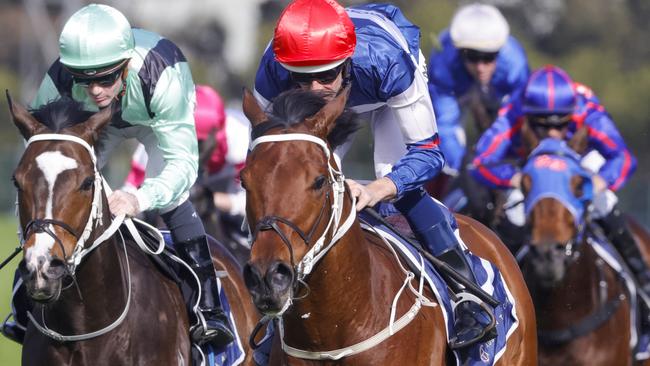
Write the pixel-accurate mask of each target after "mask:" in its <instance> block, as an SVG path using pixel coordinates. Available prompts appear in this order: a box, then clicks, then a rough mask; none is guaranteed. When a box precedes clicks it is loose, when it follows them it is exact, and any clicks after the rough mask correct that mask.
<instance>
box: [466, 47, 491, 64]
mask: <svg viewBox="0 0 650 366" xmlns="http://www.w3.org/2000/svg"><path fill="white" fill-rule="evenodd" d="M460 53H461V55H462V56H463V59H464V60H465V61H467V62H469V63H472V64H476V63H479V62H482V63H486V64H489V63H491V62H494V60H496V58H497V56H498V55H499V52H483V51H477V50H472V49H469V48H464V49H462V50H461V52H460Z"/></svg>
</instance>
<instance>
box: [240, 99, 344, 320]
mask: <svg viewBox="0 0 650 366" xmlns="http://www.w3.org/2000/svg"><path fill="white" fill-rule="evenodd" d="M347 92H348V90H347V89H346V90H345V91H344V92H342V93H341V94H339V95H338V96H337V97H335V98H334V99H332V100H331V101H329V102H326V101H325V99H323V98H322V97H321V96H319V95H317V94H314V93H312V92H304V91H299V90H294V91H289V92H286V93H283V94H281V95H280V96H278V97H277V98H276V99H275V100H274V104H273V111H272V112H271V113H270V114H269V115H267V114H266V113H264V111H262V109H261V108H260V107H259V105H258V104H257V102H256V101H255V100H254V97H253V96H252V95H251V94H250V93H249V92H248V91H246V92H245V95H244V112H245V114H246V116H247V117H248V119H249V120H250V121H251V123H252V124H253V139H254V140H253V144H252V151H251V152H250V154H249V155H248V158H247V161H246V168H245V169H244V170H243V171H242V173H241V178H242V184H243V186H244V188H245V189H246V212H247V219H248V222H249V227H250V229H251V233H252V240H253V242H252V249H251V257H250V261H249V262H248V263H247V264H246V266H245V268H244V278H245V281H246V285H247V287H248V289H249V291H250V293H251V295H252V296H253V301H254V303H255V305H256V306H257V308H258V309H259V310H260V311H262V312H264V313H267V314H277V313H279V312H281V311H282V310H283V309H286V306H288V304H289V303H290V300H291V298H292V296H293V295H294V293H293V292H294V290H295V287H296V286H295V285H296V283H297V281H298V280H299V279H300V278H301V277H302V276H304V275H305V273H308V272H309V270H311V265H312V262H311V259H312V258H313V257H315V256H317V254H318V253H319V251H320V250H321V249H323V248H322V246H323V245H324V243H325V245H326V244H327V242H328V241H329V239H331V236H332V235H333V233H334V232H336V230H337V229H338V225H339V222H338V220H339V219H341V212H342V210H344V209H347V210H346V211H345V212H346V215H347V214H348V212H349V211H350V208H349V207H350V200H346V201H345V202H344V201H343V194H344V191H345V188H344V182H343V177H342V175H341V173H340V172H339V170H338V166H337V163H336V161H335V159H334V156H333V155H332V154H331V153H330V151H331V150H330V149H331V148H332V147H333V146H335V145H336V144H338V143H340V142H342V139H341V137H345V135H347V134H349V133H350V132H351V131H352V130H354V129H355V128H356V123H354V122H353V121H352V120H345V121H343V118H339V117H340V116H341V114H342V113H343V110H344V107H345V103H346V99H347ZM344 115H346V114H344ZM337 119H338V122H337ZM335 127H336V128H335ZM344 205H345V206H346V208H344V207H343V206H344ZM343 219H345V217H344V218H343ZM343 219H341V221H343Z"/></svg>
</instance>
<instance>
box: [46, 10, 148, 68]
mask: <svg viewBox="0 0 650 366" xmlns="http://www.w3.org/2000/svg"><path fill="white" fill-rule="evenodd" d="M134 46H135V41H134V39H133V32H132V31H131V25H130V24H129V21H128V20H127V19H126V17H125V16H124V15H123V14H122V13H120V12H119V11H118V10H117V9H115V8H112V7H110V6H108V5H101V4H90V5H87V6H84V7H83V8H81V9H80V10H78V11H77V12H76V13H74V14H72V16H71V17H70V19H68V21H67V22H66V23H65V25H64V26H63V30H62V31H61V37H59V54H60V57H61V59H60V61H61V63H62V64H63V65H64V66H66V67H67V68H68V69H73V70H72V71H73V72H83V74H85V75H86V76H101V75H102V74H105V73H108V72H111V70H114V69H116V67H111V66H118V65H117V64H119V65H121V64H122V62H124V61H125V60H126V59H128V58H130V57H131V53H132V51H133V48H134Z"/></svg>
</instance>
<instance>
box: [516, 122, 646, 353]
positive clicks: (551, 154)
mask: <svg viewBox="0 0 650 366" xmlns="http://www.w3.org/2000/svg"><path fill="white" fill-rule="evenodd" d="M531 132H532V131H530V130H529V129H528V130H525V131H524V137H525V138H526V140H527V141H528V145H529V146H530V147H532V148H534V147H536V146H538V144H540V143H539V141H538V140H537V138H536V136H535V135H534V134H532V133H531ZM586 138H587V129H586V128H582V129H580V130H578V132H576V134H575V135H574V136H573V137H572V138H571V140H570V141H569V142H568V148H569V149H570V150H568V149H566V148H567V145H562V143H561V142H559V141H557V140H544V141H542V143H541V144H540V145H539V148H538V150H533V152H532V154H531V156H530V157H529V159H528V161H527V163H526V165H525V166H524V168H523V172H524V175H523V178H522V191H523V192H524V195H525V197H526V199H525V209H526V212H527V216H528V221H529V225H530V238H529V241H528V243H529V244H528V246H527V247H525V249H527V252H526V251H524V252H522V253H526V254H523V255H522V257H521V259H520V261H521V266H522V271H523V273H524V278H525V279H526V283H527V284H528V287H529V289H530V291H531V295H532V297H533V302H534V303H535V311H536V314H537V328H538V339H539V360H540V364H541V365H630V364H631V363H632V361H633V358H632V353H631V350H630V337H631V329H630V299H629V294H628V292H627V291H626V288H625V284H624V283H623V280H622V279H621V277H620V275H619V273H618V272H617V270H615V269H613V268H612V267H610V266H609V265H608V264H606V263H605V262H604V261H603V259H601V256H599V255H598V253H597V251H596V248H595V247H594V245H592V240H593V237H592V236H591V235H592V233H593V231H592V228H593V225H594V224H592V223H590V222H589V219H588V217H587V216H588V215H587V212H588V211H587V210H586V205H587V204H588V203H589V202H588V201H589V198H590V189H591V186H590V184H591V178H590V177H589V175H588V174H585V173H584V171H582V169H581V168H580V165H579V161H580V156H581V154H582V152H584V149H585V148H586ZM544 144H546V145H544ZM554 146H560V147H564V148H558V149H557V150H556V149H555V147H554ZM634 231H635V232H636V234H637V240H639V239H641V240H643V241H642V242H643V243H645V244H644V248H645V249H646V250H647V248H648V244H650V240H648V239H650V236H648V235H647V233H644V232H643V229H642V228H641V227H640V226H638V225H637V226H636V227H634Z"/></svg>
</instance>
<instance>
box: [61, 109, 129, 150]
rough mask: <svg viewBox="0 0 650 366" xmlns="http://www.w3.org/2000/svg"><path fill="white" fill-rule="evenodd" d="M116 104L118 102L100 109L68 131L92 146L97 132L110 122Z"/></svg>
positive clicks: (97, 134)
mask: <svg viewBox="0 0 650 366" xmlns="http://www.w3.org/2000/svg"><path fill="white" fill-rule="evenodd" d="M117 103H119V102H112V103H111V105H110V106H108V107H106V108H103V109H101V110H100V111H99V112H97V113H95V114H93V115H92V116H90V118H88V119H87V120H86V121H85V122H83V123H80V124H78V125H75V126H73V127H71V128H70V130H71V131H73V133H74V134H75V135H78V136H79V137H80V138H82V139H83V140H85V141H86V142H88V143H89V144H90V145H93V144H94V143H95V141H96V140H97V137H98V136H99V132H100V131H101V130H102V129H103V128H104V126H106V125H107V124H108V123H109V122H110V121H111V118H112V117H113V113H114V112H115V109H116V106H117Z"/></svg>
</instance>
